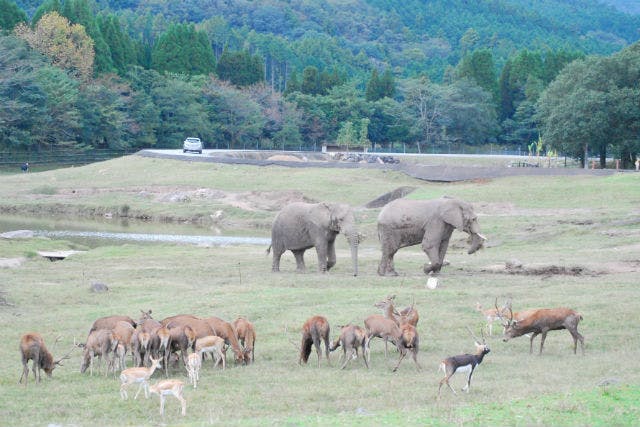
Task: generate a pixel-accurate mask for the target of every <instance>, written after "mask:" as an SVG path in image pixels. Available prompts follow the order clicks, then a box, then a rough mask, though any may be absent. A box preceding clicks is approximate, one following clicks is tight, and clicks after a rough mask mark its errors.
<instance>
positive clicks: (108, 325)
mask: <svg viewBox="0 0 640 427" xmlns="http://www.w3.org/2000/svg"><path fill="white" fill-rule="evenodd" d="M118 322H127V323H128V324H130V325H131V326H133V327H134V328H135V327H136V325H137V323H136V322H135V320H133V319H132V318H131V317H129V316H117V315H116V316H106V317H101V318H99V319H96V321H95V322H93V325H91V329H90V330H89V333H91V332H93V331H97V330H98V329H109V330H111V329H113V328H115V326H116V324H117V323H118Z"/></svg>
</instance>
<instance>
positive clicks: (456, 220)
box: [441, 203, 464, 230]
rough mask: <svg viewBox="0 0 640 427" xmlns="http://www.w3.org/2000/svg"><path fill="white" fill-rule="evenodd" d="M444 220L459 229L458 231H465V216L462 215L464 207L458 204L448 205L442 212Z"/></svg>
mask: <svg viewBox="0 0 640 427" xmlns="http://www.w3.org/2000/svg"><path fill="white" fill-rule="evenodd" d="M441 216H442V220H443V221H444V222H446V223H447V224H449V225H451V226H453V227H455V228H457V229H458V230H463V229H464V216H463V213H462V206H460V205H459V204H458V203H447V204H446V206H445V208H444V209H443V210H442V215H441Z"/></svg>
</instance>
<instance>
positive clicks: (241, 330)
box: [233, 317, 256, 363]
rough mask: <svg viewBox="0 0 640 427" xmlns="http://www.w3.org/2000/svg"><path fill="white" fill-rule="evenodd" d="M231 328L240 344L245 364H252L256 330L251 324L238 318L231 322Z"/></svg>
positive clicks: (242, 318)
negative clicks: (233, 329)
mask: <svg viewBox="0 0 640 427" xmlns="http://www.w3.org/2000/svg"><path fill="white" fill-rule="evenodd" d="M233 327H234V328H235V330H236V332H237V334H238V339H239V340H240V344H242V347H243V348H244V354H245V362H246V363H249V362H253V359H254V349H255V343H256V330H255V328H254V327H253V323H251V322H249V321H248V320H247V319H246V318H244V317H238V318H237V319H236V320H235V321H234V322H233Z"/></svg>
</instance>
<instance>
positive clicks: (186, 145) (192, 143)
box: [182, 137, 202, 154]
mask: <svg viewBox="0 0 640 427" xmlns="http://www.w3.org/2000/svg"><path fill="white" fill-rule="evenodd" d="M187 151H191V152H194V153H198V154H202V141H200V138H191V137H189V138H187V139H185V140H184V142H183V143H182V152H183V153H186V152H187Z"/></svg>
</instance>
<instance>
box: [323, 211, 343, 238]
mask: <svg viewBox="0 0 640 427" xmlns="http://www.w3.org/2000/svg"><path fill="white" fill-rule="evenodd" d="M327 207H328V208H329V230H331V231H336V232H338V233H339V232H340V224H341V223H342V221H343V217H344V212H343V209H342V207H341V206H340V205H337V204H333V205H327Z"/></svg>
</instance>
